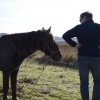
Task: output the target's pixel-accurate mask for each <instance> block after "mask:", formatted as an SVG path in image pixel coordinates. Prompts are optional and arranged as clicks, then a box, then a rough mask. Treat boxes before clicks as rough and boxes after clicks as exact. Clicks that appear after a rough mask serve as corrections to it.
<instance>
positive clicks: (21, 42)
mask: <svg viewBox="0 0 100 100" xmlns="http://www.w3.org/2000/svg"><path fill="white" fill-rule="evenodd" d="M37 50H40V51H42V52H43V53H44V54H45V55H47V56H49V57H50V58H51V59H53V60H54V61H60V60H61V58H62V55H61V51H60V49H59V48H58V45H57V44H56V42H55V40H54V36H53V34H52V33H51V27H50V28H49V29H44V28H42V30H37V31H30V32H23V33H14V34H7V35H3V36H2V37H0V71H2V75H3V100H7V93H8V89H9V78H10V80H11V89H12V100H17V98H16V84H17V75H18V71H19V68H20V65H21V63H22V62H23V61H24V59H25V58H26V57H28V56H29V55H31V54H33V53H34V52H36V51H37Z"/></svg>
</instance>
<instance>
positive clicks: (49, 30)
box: [48, 26, 51, 34]
mask: <svg viewBox="0 0 100 100" xmlns="http://www.w3.org/2000/svg"><path fill="white" fill-rule="evenodd" d="M50 32H51V26H50V27H49V29H48V34H49V33H50Z"/></svg>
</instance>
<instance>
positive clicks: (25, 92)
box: [0, 42, 93, 100]
mask: <svg viewBox="0 0 100 100" xmlns="http://www.w3.org/2000/svg"><path fill="white" fill-rule="evenodd" d="M58 45H59V48H60V49H61V51H62V55H63V58H62V60H61V61H60V62H53V61H52V60H50V61H49V62H48V64H47V65H46V66H45V65H44V64H43V63H44V62H45V61H46V57H44V56H43V55H44V54H43V53H41V52H39V51H37V52H36V53H35V54H33V55H31V56H29V57H28V58H27V59H25V61H24V62H23V63H22V65H21V67H20V70H19V74H18V79H17V90H16V91H17V98H18V100H81V96H80V89H79V87H80V82H79V75H78V70H77V65H76V52H77V51H76V50H75V49H72V48H71V47H70V46H68V45H67V44H65V43H64V42H59V43H58ZM40 54H41V55H40ZM43 67H45V69H44V71H43V73H42V74H41V72H42V70H43ZM40 74H41V76H40ZM39 76H40V78H39ZM0 77H1V78H0V100H1V99H2V74H1V73H0ZM37 80H38V81H37ZM92 85H93V82H92V77H91V74H90V87H89V89H90V98H91V95H92V93H91V92H92ZM8 100H11V86H10V89H9V93H8Z"/></svg>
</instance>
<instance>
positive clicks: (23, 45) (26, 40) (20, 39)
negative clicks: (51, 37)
mask: <svg viewBox="0 0 100 100" xmlns="http://www.w3.org/2000/svg"><path fill="white" fill-rule="evenodd" d="M36 34H38V33H36V32H35V31H32V32H27V33H15V34H7V35H4V36H2V37H1V38H0V45H3V46H6V45H13V46H15V48H16V50H17V52H18V53H19V55H25V54H26V55H27V53H32V51H33V49H34V48H35V47H34V46H35V45H34V44H35V41H34V40H36V38H35V36H36Z"/></svg>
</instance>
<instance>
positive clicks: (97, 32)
mask: <svg viewBox="0 0 100 100" xmlns="http://www.w3.org/2000/svg"><path fill="white" fill-rule="evenodd" d="M73 37H77V39H78V42H79V44H82V46H81V47H80V48H79V49H78V55H80V56H90V57H100V49H99V48H98V46H100V24H97V23H94V22H93V20H90V19H89V20H87V21H85V22H84V23H83V24H79V25H77V26H75V27H74V28H72V29H71V30H68V31H67V32H65V33H64V34H63V36H62V38H63V39H64V40H65V41H66V42H67V43H68V44H69V45H70V46H72V47H75V46H76V44H77V43H76V42H74V41H73V40H72V39H71V38H73Z"/></svg>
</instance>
